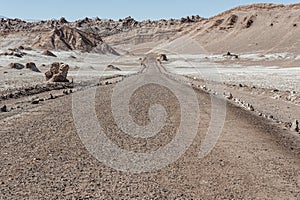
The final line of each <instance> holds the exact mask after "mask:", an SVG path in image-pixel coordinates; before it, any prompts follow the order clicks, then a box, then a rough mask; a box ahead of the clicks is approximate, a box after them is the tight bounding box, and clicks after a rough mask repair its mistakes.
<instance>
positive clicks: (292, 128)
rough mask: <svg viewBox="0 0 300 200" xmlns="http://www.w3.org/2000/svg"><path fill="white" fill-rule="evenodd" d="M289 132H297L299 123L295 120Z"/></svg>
mask: <svg viewBox="0 0 300 200" xmlns="http://www.w3.org/2000/svg"><path fill="white" fill-rule="evenodd" d="M290 130H291V131H295V132H299V122H298V120H296V119H295V120H294V121H293V122H292V124H291V128H290Z"/></svg>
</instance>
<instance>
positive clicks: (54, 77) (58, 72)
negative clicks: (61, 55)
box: [45, 63, 69, 82]
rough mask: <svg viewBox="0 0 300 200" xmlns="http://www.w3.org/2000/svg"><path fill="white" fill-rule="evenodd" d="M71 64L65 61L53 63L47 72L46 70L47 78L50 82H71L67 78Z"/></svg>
mask: <svg viewBox="0 0 300 200" xmlns="http://www.w3.org/2000/svg"><path fill="white" fill-rule="evenodd" d="M68 71H69V65H67V64H64V63H52V64H51V65H50V68H49V70H48V71H47V72H45V76H46V80H47V81H50V82H69V80H68V79H67V76H68Z"/></svg>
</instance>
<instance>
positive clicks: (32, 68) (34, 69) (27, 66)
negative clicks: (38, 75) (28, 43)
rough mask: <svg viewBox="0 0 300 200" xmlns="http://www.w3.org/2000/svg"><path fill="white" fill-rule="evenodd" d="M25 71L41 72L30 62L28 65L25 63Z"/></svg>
mask: <svg viewBox="0 0 300 200" xmlns="http://www.w3.org/2000/svg"><path fill="white" fill-rule="evenodd" d="M26 69H30V70H31V71H34V72H41V71H40V70H39V69H38V68H37V67H36V65H35V63H33V62H30V63H27V64H26Z"/></svg>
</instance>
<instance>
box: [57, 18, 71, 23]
mask: <svg viewBox="0 0 300 200" xmlns="http://www.w3.org/2000/svg"><path fill="white" fill-rule="evenodd" d="M59 22H60V23H62V24H66V23H69V22H68V21H67V20H66V18H64V17H62V18H60V19H59Z"/></svg>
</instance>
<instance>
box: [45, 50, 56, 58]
mask: <svg viewBox="0 0 300 200" xmlns="http://www.w3.org/2000/svg"><path fill="white" fill-rule="evenodd" d="M42 55H44V56H52V57H57V56H56V55H55V54H54V53H52V52H51V51H49V50H45V51H43V52H42Z"/></svg>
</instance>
